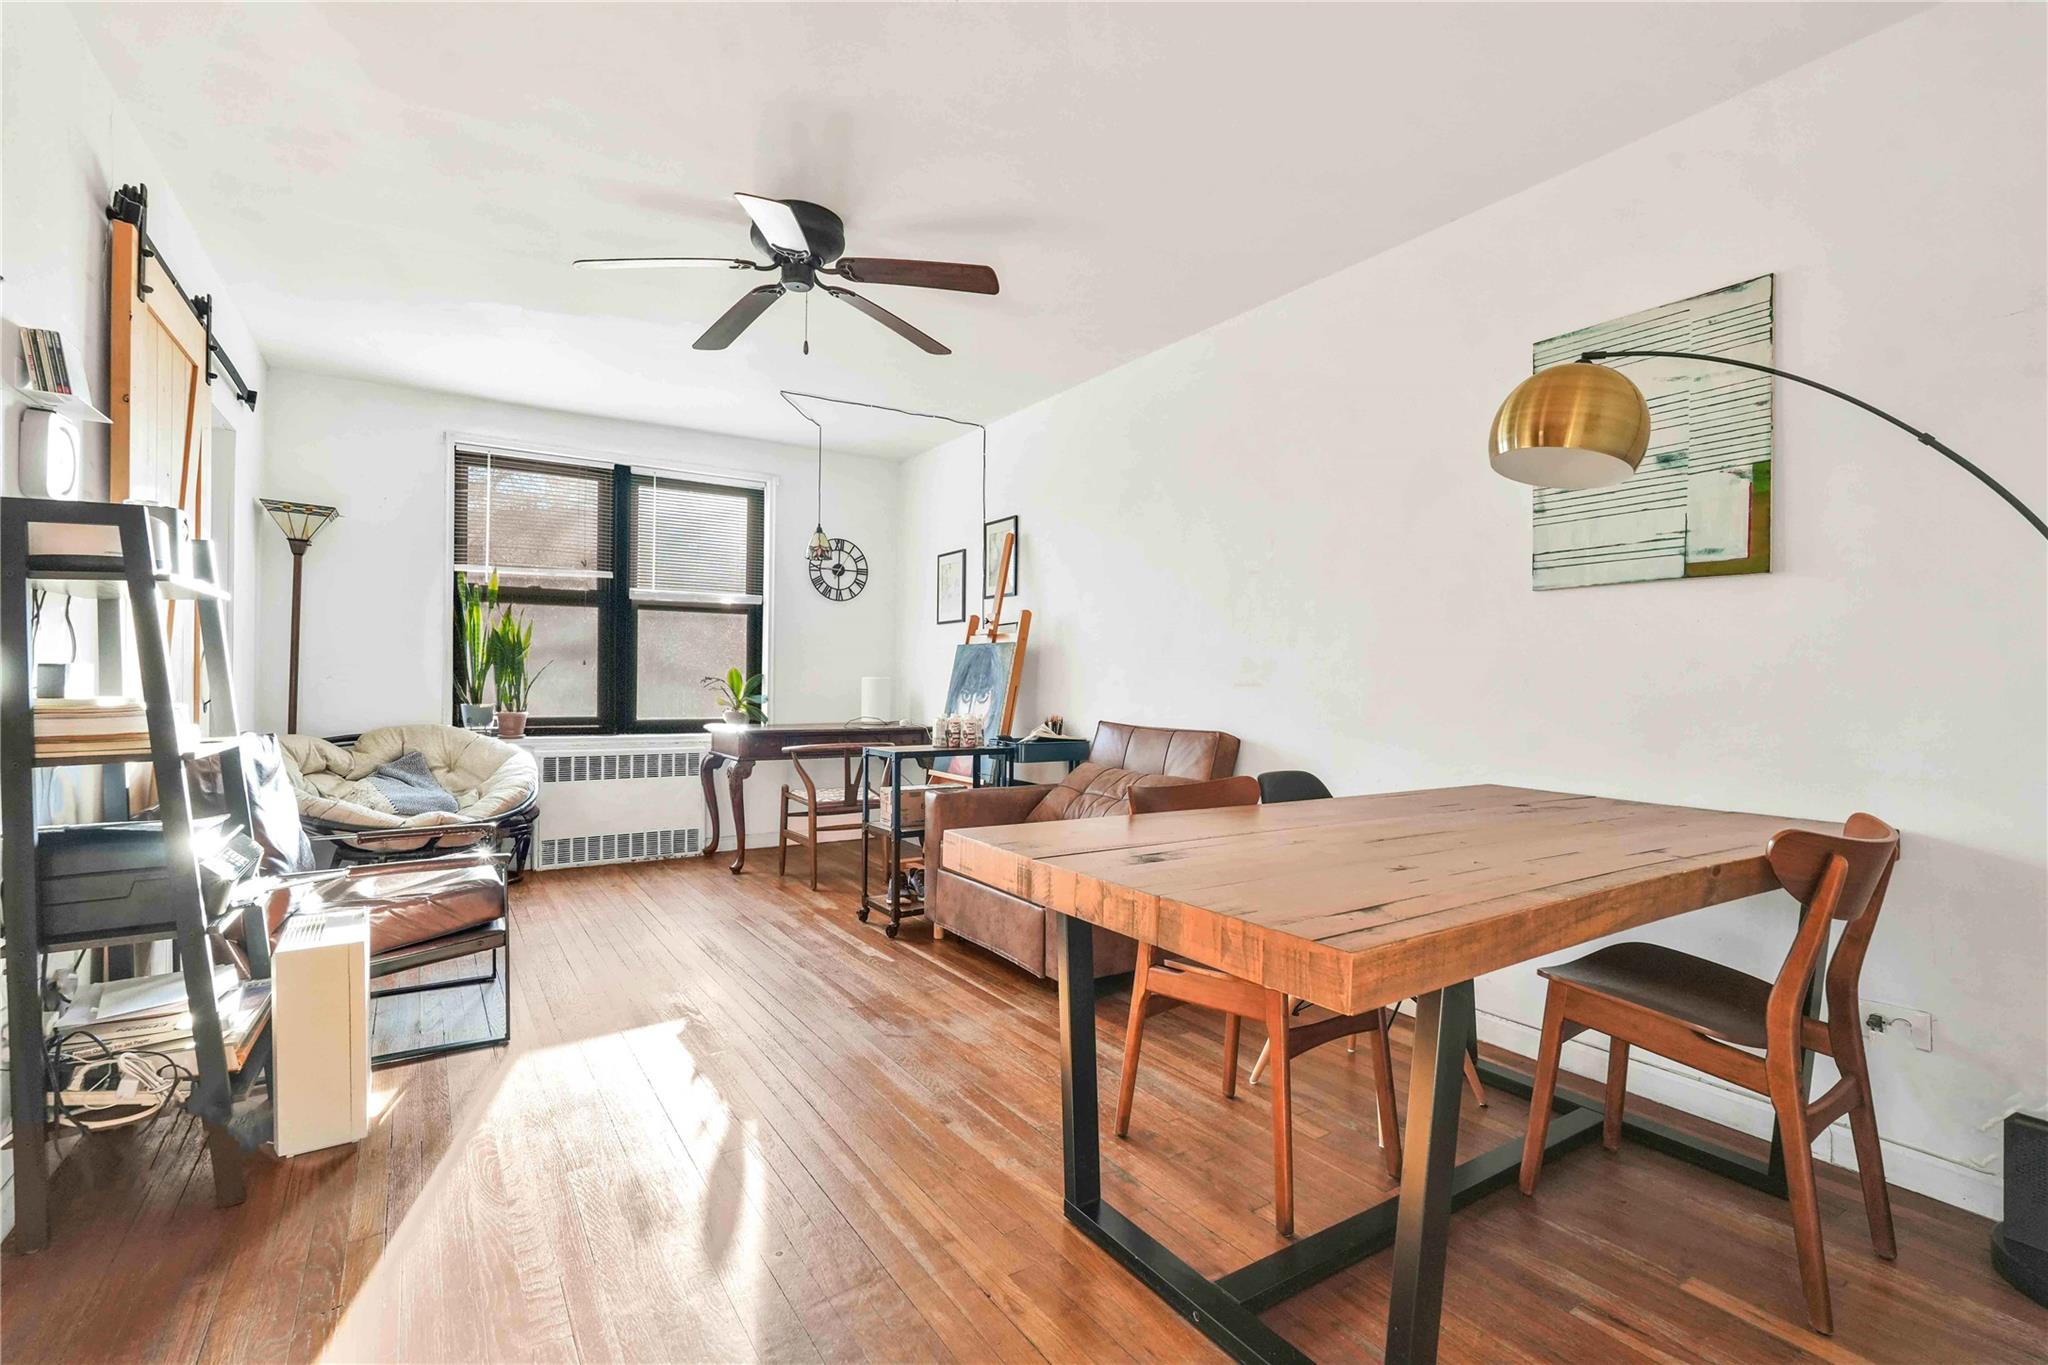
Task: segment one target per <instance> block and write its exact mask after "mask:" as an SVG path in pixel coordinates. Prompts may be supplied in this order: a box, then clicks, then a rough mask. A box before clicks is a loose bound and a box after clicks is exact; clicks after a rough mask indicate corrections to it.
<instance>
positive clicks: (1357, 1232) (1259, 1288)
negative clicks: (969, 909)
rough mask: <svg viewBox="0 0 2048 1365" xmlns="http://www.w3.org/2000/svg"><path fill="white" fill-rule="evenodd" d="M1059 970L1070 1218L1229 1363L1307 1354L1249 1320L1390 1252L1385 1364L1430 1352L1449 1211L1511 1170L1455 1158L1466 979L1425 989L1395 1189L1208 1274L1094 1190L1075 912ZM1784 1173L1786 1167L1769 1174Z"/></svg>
mask: <svg viewBox="0 0 2048 1365" xmlns="http://www.w3.org/2000/svg"><path fill="white" fill-rule="evenodd" d="M1054 946H1055V955H1056V959H1057V963H1056V965H1057V967H1058V971H1059V978H1060V985H1059V990H1060V1103H1061V1118H1062V1129H1061V1133H1062V1142H1063V1146H1064V1156H1065V1184H1066V1190H1065V1201H1066V1214H1067V1221H1068V1222H1070V1223H1072V1224H1074V1225H1075V1226H1076V1227H1078V1228H1080V1229H1081V1230H1082V1231H1084V1232H1085V1233H1087V1234H1088V1237H1089V1238H1090V1240H1092V1241H1094V1242H1095V1243H1096V1245H1098V1246H1100V1247H1102V1248H1103V1250H1105V1251H1107V1252H1109V1253H1110V1255H1112V1256H1114V1257H1115V1258H1116V1259H1117V1261H1118V1263H1119V1264H1121V1265H1122V1266H1123V1267H1124V1268H1125V1269H1126V1270H1128V1271H1129V1272H1130V1273H1131V1274H1132V1275H1133V1276H1135V1277H1136V1278H1137V1279H1138V1281H1139V1282H1140V1283H1142V1284H1143V1285H1144V1286H1145V1287H1146V1288H1148V1289H1150V1290H1151V1291H1152V1292H1153V1293H1154V1294H1157V1295H1158V1296H1159V1297H1160V1298H1161V1299H1162V1300H1164V1301H1165V1302H1166V1304H1167V1305H1168V1306H1169V1307H1171V1308H1172V1309H1173V1310H1174V1311H1175V1312H1177V1313H1179V1314H1180V1315H1181V1316H1182V1317H1184V1318H1186V1319H1187V1320H1188V1322H1190V1323H1191V1324H1193V1325H1194V1326H1195V1327H1196V1328H1197V1329H1199V1330H1200V1331H1201V1332H1202V1334H1203V1335H1204V1336H1206V1337H1208V1338H1209V1340H1211V1341H1213V1342H1215V1343H1216V1344H1217V1345H1218V1346H1220V1347H1222V1348H1223V1349H1224V1350H1225V1351H1226V1352H1228V1353H1229V1354H1230V1356H1231V1357H1232V1358H1233V1359H1235V1360H1242V1361H1287V1362H1299V1361H1304V1360H1306V1359H1307V1357H1306V1356H1305V1355H1303V1354H1302V1353H1301V1351H1299V1350H1298V1349H1296V1348H1295V1347H1294V1346H1292V1345H1290V1344H1289V1343H1288V1341H1287V1340H1286V1338H1284V1337H1282V1336H1281V1335H1280V1334H1279V1333H1277V1332H1275V1331H1274V1330H1273V1329H1272V1328H1270V1327H1268V1326H1266V1324H1265V1323H1263V1322H1261V1321H1260V1320H1259V1317H1258V1315H1259V1314H1260V1313H1262V1312H1264V1311H1266V1310H1267V1309H1269V1308H1271V1307H1273V1306H1274V1305H1276V1304H1279V1303H1282V1302H1284V1301H1285V1300H1287V1299H1289V1298H1291V1297H1293V1296H1294V1295H1296V1294H1299V1293H1301V1292H1302V1291H1303V1290H1305V1289H1308V1288H1309V1287H1311V1286H1312V1285H1316V1284H1319V1283H1321V1282H1322V1281H1323V1280H1326V1279H1328V1278H1329V1277H1330V1276H1332V1275H1335V1274H1337V1273H1339V1272H1340V1271H1343V1270H1345V1269H1347V1268H1348V1267H1350V1266H1353V1265H1356V1264H1358V1263H1359V1262H1360V1261H1363V1260H1365V1259H1366V1258H1367V1257H1369V1256H1372V1255H1374V1254H1376V1253H1378V1252H1381V1251H1384V1250H1386V1249H1387V1248H1388V1247H1393V1248H1394V1267H1393V1289H1392V1295H1391V1302H1390V1304H1389V1311H1388V1315H1387V1341H1386V1359H1387V1360H1389V1361H1431V1360H1434V1359H1435V1358H1436V1354H1437V1339H1438V1329H1439V1325H1440V1321H1441V1315H1442V1308H1443V1277H1444V1264H1445V1260H1446V1251H1447V1244H1448V1228H1449V1221H1450V1214H1451V1212H1452V1210H1454V1209H1458V1208H1462V1207H1464V1206H1465V1205H1467V1204H1469V1203H1471V1202H1473V1201H1474V1200H1477V1199H1480V1198H1482V1197H1484V1196H1485V1195H1487V1194H1490V1193H1492V1192H1493V1191H1495V1190H1500V1189H1504V1188H1506V1187H1507V1186H1509V1185H1511V1184H1513V1183H1514V1182H1515V1179H1516V1177H1517V1175H1518V1174H1519V1172H1520V1170H1521V1161H1522V1143H1521V1140H1520V1139H1519V1138H1515V1139H1511V1140H1509V1141H1507V1142H1503V1143H1500V1144H1498V1145H1497V1146H1495V1147H1492V1148H1490V1149H1489V1150H1487V1151H1485V1152H1482V1153H1480V1154H1479V1155H1478V1156H1475V1157H1473V1158H1472V1159H1470V1160H1469V1161H1465V1162H1462V1163H1460V1162H1458V1161H1457V1141H1458V1111H1459V1108H1460V1106H1461V1103H1462V1097H1463V1095H1464V1089H1465V1083H1464V1074H1463V1068H1464V1057H1465V1054H1466V1051H1467V1048H1468V1047H1469V1046H1470V1044H1471V1040H1472V1039H1473V1037H1474V1035H1475V1033H1476V1031H1477V1030H1476V1024H1477V1015H1476V1011H1475V1008H1474V1004H1473V990H1472V983H1471V982H1469V981H1463V982H1459V983H1457V984H1456V985H1452V986H1447V987H1445V988H1444V989H1443V990H1441V991H1438V992H1436V993H1434V994H1431V995H1426V996H1424V997H1422V999H1421V1002H1420V1007H1419V1009H1418V1010H1417V1015H1416V1027H1415V1045H1414V1047H1415V1050H1414V1053H1413V1058H1412V1061H1411V1071H1410V1093H1409V1101H1408V1118H1407V1125H1406V1135H1405V1144H1406V1145H1405V1146H1404V1148H1403V1152H1402V1154H1403V1157H1404V1163H1403V1169H1404V1172H1405V1174H1404V1177H1403V1180H1402V1184H1401V1193H1400V1194H1399V1195H1398V1196H1396V1197H1394V1198H1390V1199H1385V1200H1382V1201H1381V1202H1380V1203H1378V1204H1375V1205H1374V1206H1373V1207H1371V1208H1369V1209H1365V1210H1363V1211H1362V1212H1359V1213H1356V1214H1353V1215H1352V1216H1351V1217H1349V1218H1346V1219H1344V1220H1343V1221H1341V1222H1338V1223H1333V1224H1331V1225H1330V1226H1329V1227H1326V1228H1323V1229H1322V1230H1321V1231H1319V1232H1315V1233H1312V1234H1310V1235H1308V1236H1305V1237H1301V1238H1299V1239H1297V1240H1295V1241H1294V1242H1292V1243H1290V1244H1289V1245H1287V1246H1285V1247H1282V1248H1281V1249H1280V1250H1278V1251H1275V1252H1273V1253H1272V1254H1271V1255H1268V1256H1263V1257H1260V1258H1259V1259H1258V1260H1256V1261H1253V1262H1251V1263H1250V1264H1248V1265H1244V1266H1241V1267H1239V1268H1238V1269H1236V1270H1233V1271H1231V1272H1230V1273H1229V1274H1227V1275H1224V1276H1222V1277H1220V1278H1218V1279H1215V1280H1211V1279H1208V1278H1207V1277H1205V1276H1204V1275H1202V1274H1201V1273H1200V1272H1199V1271H1197V1270H1196V1269H1195V1268H1194V1267H1193V1266H1191V1265H1189V1264H1188V1263H1187V1262H1186V1261H1183V1260H1182V1259H1181V1258H1180V1257H1179V1256H1177V1255H1175V1254H1174V1253H1173V1251H1172V1250H1171V1249H1169V1248H1168V1247H1166V1246H1165V1245H1163V1244H1162V1243H1160V1242H1159V1241H1158V1240H1157V1239H1155V1238H1154V1237H1152V1236H1151V1235H1150V1234H1149V1233H1147V1232H1146V1231H1145V1230H1144V1229H1143V1228H1141V1227H1139V1226H1137V1225H1136V1224H1135V1223H1133V1222H1132V1221H1131V1220H1130V1219H1129V1218H1127V1217H1125V1216H1124V1215H1123V1214H1122V1213H1120V1212H1119V1211H1118V1210H1116V1209H1115V1208H1113V1207H1111V1206H1110V1205H1109V1204H1107V1203H1105V1202H1104V1201H1103V1198H1102V1148H1101V1134H1100V1113H1099V1109H1098V1100H1097V1094H1096V1056H1095V973H1094V959H1095V952H1094V949H1095V939H1094V929H1093V927H1092V926H1091V925H1089V924H1088V923H1086V922H1085V921H1082V920H1077V919H1074V918H1072V917H1070V916H1065V915H1062V916H1060V924H1059V932H1058V934H1057V935H1055V937H1054ZM1479 1069H1480V1074H1481V1075H1482V1076H1483V1077H1484V1078H1485V1080H1486V1082H1487V1084H1489V1085H1492V1086H1496V1087H1499V1088H1500V1089H1502V1090H1504V1091H1506V1092H1508V1093H1510V1094H1518V1095H1521V1096H1523V1097H1524V1098H1526V1097H1527V1096H1528V1094H1529V1091H1530V1084H1529V1079H1528V1077H1526V1076H1523V1075H1520V1074H1519V1073H1517V1072H1513V1071H1510V1070H1507V1069H1506V1068H1503V1067H1501V1066H1498V1065H1496V1064H1494V1063H1491V1062H1486V1061H1482V1062H1481V1063H1480V1068H1479ZM1552 1112H1553V1115H1554V1117H1553V1118H1552V1119H1551V1123H1550V1135H1549V1138H1548V1140H1547V1141H1546V1142H1545V1143H1544V1151H1545V1153H1546V1154H1547V1155H1550V1156H1556V1155H1558V1154H1559V1153H1562V1152H1565V1151H1568V1150H1570V1149H1571V1148H1574V1147H1578V1146H1583V1145H1586V1144H1588V1143H1590V1142H1591V1141H1592V1140H1593V1139H1594V1138H1596V1137H1598V1136H1599V1133H1600V1129H1601V1122H1602V1108H1601V1106H1600V1105H1599V1104H1598V1103H1587V1102H1584V1101H1581V1100H1578V1099H1575V1098H1573V1097H1571V1096H1569V1095H1566V1094H1563V1093H1561V1092H1560V1093H1559V1094H1558V1095H1557V1096H1556V1098H1555V1099H1554V1100H1553V1101H1552ZM1624 1127H1625V1129H1626V1131H1627V1132H1628V1133H1629V1135H1630V1136H1631V1137H1633V1138H1635V1139H1637V1140H1639V1141H1643V1142H1646V1143H1648V1144H1650V1145H1652V1146H1656V1147H1659V1148H1661V1149H1664V1150H1668V1151H1671V1152H1672V1153H1673V1154H1674V1155H1678V1156H1680V1157H1683V1158H1684V1159H1686V1160H1689V1161H1693V1162H1695V1163H1696V1164H1699V1165H1702V1166H1706V1167H1707V1168H1709V1169H1711V1170H1715V1171H1717V1172H1719V1173H1720V1174H1723V1175H1728V1176H1731V1177H1733V1178H1735V1179H1738V1180H1741V1181H1743V1182H1744V1183H1746V1184H1750V1185H1754V1186H1756V1187H1758V1188H1769V1185H1768V1181H1769V1179H1770V1176H1771V1174H1773V1172H1771V1171H1770V1170H1768V1169H1767V1168H1766V1166H1765V1163H1763V1162H1761V1161H1758V1160H1756V1159H1755V1158H1751V1157H1744V1156H1742V1155H1741V1154H1739V1153H1736V1152H1733V1151H1729V1150H1726V1149H1721V1148H1718V1147H1716V1146H1715V1145H1714V1144H1712V1143H1707V1142H1702V1141H1701V1140H1699V1139H1696V1138H1693V1137H1691V1136H1689V1135H1686V1134H1683V1133H1680V1132H1678V1131H1677V1130H1675V1129H1671V1128H1668V1127H1666V1126H1665V1125H1662V1124H1658V1123H1656V1122H1654V1121H1652V1120H1639V1119H1627V1120H1625V1122H1624ZM1777 1174H1778V1175H1779V1178H1780V1180H1781V1182H1782V1173H1781V1172H1779V1173H1777Z"/></svg>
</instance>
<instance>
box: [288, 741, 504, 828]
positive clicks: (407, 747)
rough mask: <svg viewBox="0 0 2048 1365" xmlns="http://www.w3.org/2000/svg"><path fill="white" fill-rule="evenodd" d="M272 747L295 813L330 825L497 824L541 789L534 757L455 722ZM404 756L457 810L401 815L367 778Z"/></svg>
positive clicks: (382, 826)
mask: <svg viewBox="0 0 2048 1365" xmlns="http://www.w3.org/2000/svg"><path fill="white" fill-rule="evenodd" d="M278 742H279V744H280V745H281V746H282V748H283V749H284V759H285V770H286V771H287V772H288V773H289V774H290V775H291V780H292V790H293V792H295V793H296V794H297V796H298V798H299V814H300V815H301V816H304V817H305V818H307V819H309V820H318V821H321V822H323V823H325V824H327V825H330V826H333V825H344V826H348V827H351V828H355V829H426V828H429V827H431V826H434V825H460V824H469V823H471V822H480V821H485V820H495V819H497V818H498V817H499V816H502V815H505V814H507V813H508V812H511V811H515V810H517V809H519V807H521V806H523V805H525V804H526V803H527V801H529V800H530V799H532V797H533V795H534V793H535V792H536V791H538V790H539V788H540V765H539V764H538V763H536V762H535V761H534V758H533V755H532V754H530V753H528V752H526V750H524V749H521V748H519V747H518V746H517V745H513V744H507V743H505V742H504V741H503V740H498V739H492V738H491V737H490V736H489V735H480V734H477V733H476V732H475V731H473V730H464V729H460V728H458V727H456V726H453V725H392V726H387V727H385V728H384V729H381V730H366V731H364V732H363V733H362V735H360V736H359V737H358V738H357V739H356V742H355V745H354V747H352V748H347V749H344V748H342V747H341V746H340V745H339V744H333V743H330V742H329V741H327V740H324V739H319V738H316V737H315V736H312V735H285V736H283V737H281V738H280V740H279V741H278ZM409 752H410V753H417V754H419V755H420V756H421V757H422V758H424V759H425V760H426V764H427V770H428V771H429V772H430V773H432V774H433V777H434V780H435V781H436V782H439V783H440V784H441V785H442V786H443V787H446V788H447V789H448V792H449V794H450V795H452V796H453V797H454V798H455V801H456V809H455V810H453V811H427V812H424V813H423V814H419V815H399V814H397V813H396V812H395V811H394V810H393V809H392V806H391V802H390V800H389V799H388V798H387V797H386V796H385V795H384V793H383V792H381V791H379V790H378V789H377V788H376V786H375V785H374V784H372V783H371V782H370V781H369V777H370V774H371V773H373V772H375V771H376V770H377V769H378V768H380V767H382V766H383V765H384V764H386V763H389V762H391V761H392V760H394V759H396V758H398V757H400V756H401V755H403V754H406V753H409Z"/></svg>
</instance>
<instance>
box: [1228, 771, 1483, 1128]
mask: <svg viewBox="0 0 2048 1365" xmlns="http://www.w3.org/2000/svg"><path fill="white" fill-rule="evenodd" d="M1259 799H1260V800H1261V801H1263V802H1264V803H1265V804H1266V805H1269V806H1271V805H1276V804H1278V803H1280V802H1283V801H1328V800H1330V799H1331V798H1330V789H1329V788H1328V787H1326V786H1324V785H1323V779H1321V778H1320V777H1317V776H1316V775H1315V774H1314V773H1309V772H1303V771H1301V770H1300V769H1299V768H1282V769H1279V770H1278V771H1275V772H1270V773H1260V774H1259ZM1307 1007H1308V1002H1307V1001H1306V1000H1297V1001H1295V1002H1294V1012H1295V1013H1296V1014H1300V1013H1301V1012H1302V1011H1303V1010H1304V1009H1306V1008H1307ZM1344 1050H1345V1051H1346V1052H1356V1051H1358V1039H1357V1037H1356V1036H1355V1035H1354V1036H1353V1037H1350V1038H1346V1039H1345V1040H1344ZM1272 1055H1273V1044H1272V1042H1271V1040H1268V1041H1267V1042H1266V1044H1265V1046H1263V1047H1261V1048H1260V1049H1259V1055H1258V1056H1257V1057H1256V1058H1255V1059H1254V1060H1253V1061H1252V1075H1251V1082H1252V1084H1253V1085H1257V1084H1258V1083H1259V1078H1260V1077H1261V1076H1263V1075H1265V1074H1266V1063H1267V1061H1268V1060H1270V1059H1271V1057H1272ZM1465 1084H1466V1085H1468V1086H1470V1087H1471V1088H1472V1100H1473V1102H1474V1103H1475V1104H1477V1105H1478V1106H1479V1107H1480V1108H1481V1109H1484V1108H1485V1107H1486V1086H1485V1084H1484V1083H1483V1082H1482V1081H1481V1080H1480V1079H1479V1040H1478V1039H1477V1038H1474V1039H1473V1040H1472V1045H1471V1046H1470V1047H1468V1048H1466V1049H1465ZM1396 1145H1397V1146H1398V1145H1399V1144H1398V1142H1397V1143H1396Z"/></svg>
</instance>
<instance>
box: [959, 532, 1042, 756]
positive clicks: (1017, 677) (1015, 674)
mask: <svg viewBox="0 0 2048 1365" xmlns="http://www.w3.org/2000/svg"><path fill="white" fill-rule="evenodd" d="M1016 548H1017V533H1016V532H1015V531H1005V532H1004V533H1003V557H1002V560H1001V569H1000V571H999V572H998V573H997V574H996V609H995V611H994V612H993V613H992V614H991V615H990V616H989V618H988V624H987V625H986V626H984V625H983V624H982V621H981V617H980V616H979V615H975V616H970V617H968V618H967V639H966V641H965V643H967V644H970V645H971V644H973V643H974V637H975V634H976V633H977V632H979V633H980V634H981V635H982V636H983V637H985V638H986V640H987V642H988V643H989V644H996V643H998V642H999V641H1001V639H1002V637H1003V632H1004V631H1005V630H1008V629H1014V630H1015V631H1016V635H1017V663H1016V666H1015V667H1014V668H1012V669H1011V670H1010V690H1009V692H1008V693H1007V694H1006V695H1005V696H1004V697H1003V723H1002V725H1001V726H999V727H997V729H996V732H995V733H996V734H997V735H1007V734H1009V733H1010V727H1011V725H1012V724H1013V723H1014V722H1015V721H1016V719H1017V687H1018V684H1020V683H1021V682H1023V681H1024V646H1025V642H1026V641H1028V640H1030V638H1031V613H1030V612H1028V611H1020V612H1018V613H1017V624H1016V625H1015V627H1008V626H1005V625H1004V624H1003V596H1004V590H1005V589H1007V588H1008V587H1009V585H1010V556H1011V554H1012V553H1014V552H1015V550H1016ZM990 719H991V720H993V719H994V717H993V716H991V717H990ZM992 737H993V736H992Z"/></svg>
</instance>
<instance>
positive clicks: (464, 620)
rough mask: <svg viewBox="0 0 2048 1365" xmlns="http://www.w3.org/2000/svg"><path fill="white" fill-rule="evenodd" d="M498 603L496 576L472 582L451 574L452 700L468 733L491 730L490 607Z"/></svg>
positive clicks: (491, 630)
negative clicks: (452, 617) (453, 640)
mask: <svg viewBox="0 0 2048 1365" xmlns="http://www.w3.org/2000/svg"><path fill="white" fill-rule="evenodd" d="M497 604H498V576H497V575H496V574H492V575H491V576H490V578H489V579H487V580H486V581H484V582H483V583H472V582H470V581H469V578H468V576H467V575H464V574H457V575H455V656H456V657H455V700H456V701H458V702H460V703H461V704H462V724H463V727H464V728H465V729H469V730H488V729H490V727H491V701H490V686H491V641H492V637H493V634H494V627H493V625H492V623H491V608H492V607H495V606H496V605H497Z"/></svg>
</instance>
